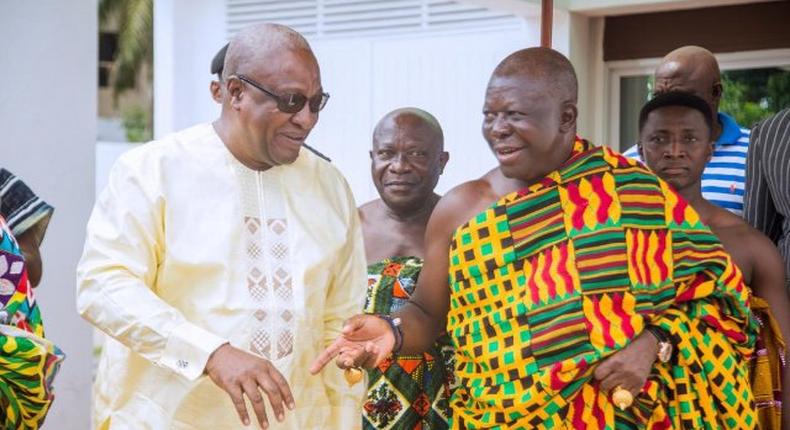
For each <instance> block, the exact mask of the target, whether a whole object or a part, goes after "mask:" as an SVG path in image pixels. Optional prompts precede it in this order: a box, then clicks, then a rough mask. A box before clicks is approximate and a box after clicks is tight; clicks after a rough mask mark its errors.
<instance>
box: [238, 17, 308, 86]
mask: <svg viewBox="0 0 790 430" xmlns="http://www.w3.org/2000/svg"><path fill="white" fill-rule="evenodd" d="M286 53H298V54H307V57H308V58H309V59H311V60H312V62H313V63H315V64H316V65H317V64H318V62H317V61H316V60H315V56H314V55H313V51H312V49H310V44H308V43H307V40H305V38H304V37H303V36H302V35H301V34H299V33H298V32H296V31H295V30H293V29H291V28H290V27H286V26H284V25H280V24H271V23H263V24H256V25H253V26H250V27H247V28H245V29H243V30H241V31H240V32H239V33H237V34H236V36H234V37H233V40H231V41H230V43H229V44H228V48H227V52H226V54H225V65H224V67H223V71H222V76H223V77H227V76H232V75H238V74H249V73H250V72H249V70H248V69H250V68H260V67H264V66H266V65H272V64H273V63H276V61H273V60H274V59H276V57H277V56H279V55H283V54H286Z"/></svg>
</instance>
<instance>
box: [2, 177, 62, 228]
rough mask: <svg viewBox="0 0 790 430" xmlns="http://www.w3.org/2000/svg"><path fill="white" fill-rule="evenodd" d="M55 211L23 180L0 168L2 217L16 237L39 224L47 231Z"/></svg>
mask: <svg viewBox="0 0 790 430" xmlns="http://www.w3.org/2000/svg"><path fill="white" fill-rule="evenodd" d="M54 210H55V208H53V207H52V206H50V205H49V204H48V203H47V202H45V201H44V200H42V199H41V197H38V196H37V195H36V194H35V193H34V192H33V190H31V189H30V187H28V186H27V184H25V183H24V182H22V180H21V179H19V178H17V177H16V176H14V175H13V174H12V173H11V172H9V171H8V170H6V169H3V168H2V167H0V216H2V217H3V218H5V220H6V223H7V224H8V227H9V228H10V229H11V232H12V233H13V234H14V235H15V236H16V237H19V236H20V235H21V234H22V233H25V232H26V231H28V230H29V229H30V228H31V227H33V226H34V225H37V224H39V223H41V224H40V227H39V228H41V229H43V230H46V227H47V223H48V222H49V217H51V216H52V212H53V211H54ZM42 221H44V222H42ZM43 230H42V234H41V237H42V238H43Z"/></svg>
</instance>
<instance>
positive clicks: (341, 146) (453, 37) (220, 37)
mask: <svg viewBox="0 0 790 430" xmlns="http://www.w3.org/2000/svg"><path fill="white" fill-rule="evenodd" d="M534 9H535V8H534V6H532V5H530V6H529V7H527V8H525V13H527V12H529V13H530V14H531V15H530V16H527V17H526V19H525V21H524V22H525V25H524V26H523V27H522V28H520V29H519V28H510V29H506V30H501V29H500V30H480V29H478V28H473V29H470V30H468V31H458V30H456V31H454V32H448V33H445V34H436V33H419V32H418V33H417V34H413V35H408V34H406V35H398V36H391V37H381V36H376V37H372V36H371V37H359V36H356V37H353V38H351V37H349V38H344V39H329V40H328V39H319V40H311V44H312V46H313V48H314V50H315V52H316V55H317V57H318V60H319V63H320V65H321V72H322V80H323V85H324V88H325V89H326V90H327V91H328V92H329V93H330V94H331V95H332V98H331V99H330V101H329V104H328V106H327V108H326V109H325V110H324V111H323V112H322V113H321V118H320V120H319V122H318V125H317V126H316V128H315V130H314V131H313V133H312V134H311V136H310V139H309V140H308V143H309V144H311V145H313V146H315V147H316V148H317V149H319V150H320V151H322V152H324V153H325V154H326V155H328V156H329V157H330V158H332V160H333V162H334V163H335V164H336V165H337V166H338V167H339V168H340V169H341V170H342V171H343V173H344V174H345V175H346V177H347V178H348V180H349V183H350V184H351V187H352V189H353V191H354V194H355V197H356V199H357V201H358V202H359V203H362V202H365V201H367V200H370V199H372V198H374V197H376V193H375V189H374V188H373V186H372V183H371V179H370V171H369V170H370V167H369V166H370V160H369V157H368V152H367V151H368V148H369V145H370V139H371V132H372V129H373V127H374V126H375V124H376V122H377V120H378V119H379V118H380V117H381V116H383V115H384V114H385V113H387V112H388V111H390V110H392V109H395V108H397V107H402V106H416V107H420V108H423V109H426V110H428V111H430V112H431V113H433V114H434V115H436V117H437V118H438V119H439V121H440V122H441V124H442V126H443V128H444V131H445V141H446V147H447V149H448V150H449V151H450V153H451V155H450V163H449V164H448V165H447V168H446V170H445V174H444V175H443V177H442V179H441V180H440V182H439V187H438V190H439V191H440V192H445V191H446V190H448V189H449V188H451V187H452V186H454V185H457V184H459V183H460V182H463V181H466V180H469V179H472V178H475V177H477V176H480V175H481V174H483V173H485V172H486V171H487V170H488V169H490V168H491V167H493V166H494V164H495V160H494V158H493V156H492V155H491V154H490V152H489V150H488V148H487V146H486V144H485V141H484V140H483V139H482V136H481V132H480V125H481V121H482V115H481V113H480V112H481V108H482V103H483V94H484V91H485V86H486V83H487V81H488V78H489V75H490V73H491V71H492V70H493V68H494V67H495V66H496V64H497V63H498V62H499V61H500V60H501V59H502V58H504V57H505V56H506V55H507V54H509V53H510V52H512V51H514V50H516V49H520V48H524V47H528V46H536V45H537V44H538V43H539V28H538V25H537V23H538V21H537V18H536V17H535V16H534ZM154 15H155V29H154V35H155V38H154V79H155V83H154V115H155V116H154V118H155V123H154V128H155V129H154V133H155V136H157V137H159V136H162V135H164V134H166V133H169V132H172V131H176V130H179V129H182V128H185V127H187V126H189V125H192V124H195V123H197V122H201V121H209V120H212V119H213V118H215V117H216V116H217V115H218V114H219V109H218V106H217V105H216V104H215V103H214V102H213V100H211V98H210V96H209V92H208V83H209V81H210V80H211V76H210V75H209V72H208V68H209V63H210V61H211V58H212V57H213V56H214V53H215V52H216V51H217V49H219V48H220V47H221V46H222V45H223V44H224V43H225V42H226V23H225V18H224V17H225V5H224V2H222V1H215V0H161V1H157V2H155V14H154ZM562 21H563V22H561V23H558V24H557V29H556V30H555V39H557V40H559V41H561V44H562V45H563V46H564V47H565V48H563V49H561V50H563V51H565V52H567V45H568V43H567V31H565V30H562V29H563V28H564V29H567V27H568V24H567V22H568V19H564V20H562Z"/></svg>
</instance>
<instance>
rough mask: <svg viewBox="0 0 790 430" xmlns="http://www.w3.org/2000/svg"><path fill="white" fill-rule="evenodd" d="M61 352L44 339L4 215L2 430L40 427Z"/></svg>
mask: <svg viewBox="0 0 790 430" xmlns="http://www.w3.org/2000/svg"><path fill="white" fill-rule="evenodd" d="M62 359H63V354H62V353H61V351H60V350H59V349H58V348H57V347H56V346H55V345H53V344H52V343H51V342H49V341H47V340H46V339H44V327H43V325H42V323H41V315H40V314H39V310H38V305H36V301H35V299H34V298H33V289H32V288H31V286H30V283H29V282H28V279H27V272H26V270H25V263H24V259H23V258H22V254H21V251H20V250H19V246H18V245H17V243H16V241H15V240H14V237H13V236H12V235H11V232H10V229H9V228H8V226H7V225H6V223H5V221H4V220H3V218H2V217H0V418H3V420H2V423H3V427H2V428H3V429H37V428H39V426H40V425H41V424H42V423H43V421H44V417H45V416H46V414H47V411H48V410H49V406H50V404H51V403H52V398H53V394H52V379H53V378H54V376H55V374H56V373H57V370H58V367H59V365H60V362H61V360H62Z"/></svg>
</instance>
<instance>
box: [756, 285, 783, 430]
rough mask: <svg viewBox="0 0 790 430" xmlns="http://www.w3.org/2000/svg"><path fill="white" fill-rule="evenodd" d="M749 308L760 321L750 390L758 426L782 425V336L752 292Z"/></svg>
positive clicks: (776, 429)
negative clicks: (755, 408) (752, 394)
mask: <svg viewBox="0 0 790 430" xmlns="http://www.w3.org/2000/svg"><path fill="white" fill-rule="evenodd" d="M751 306H752V312H754V315H755V317H756V318H757V321H759V323H760V336H759V337H758V338H757V345H756V347H755V350H754V356H753V357H752V368H751V375H752V380H751V381H752V391H753V392H754V401H755V406H756V407H757V421H758V422H759V423H760V425H759V426H758V428H759V429H760V430H780V429H781V428H782V369H783V367H784V366H786V365H787V362H786V357H785V354H784V351H785V340H784V338H782V332H781V330H780V329H779V323H778V322H777V321H776V318H774V316H773V314H772V313H771V308H770V306H768V303H767V302H766V301H765V300H763V299H761V298H760V297H757V296H752V302H751Z"/></svg>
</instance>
